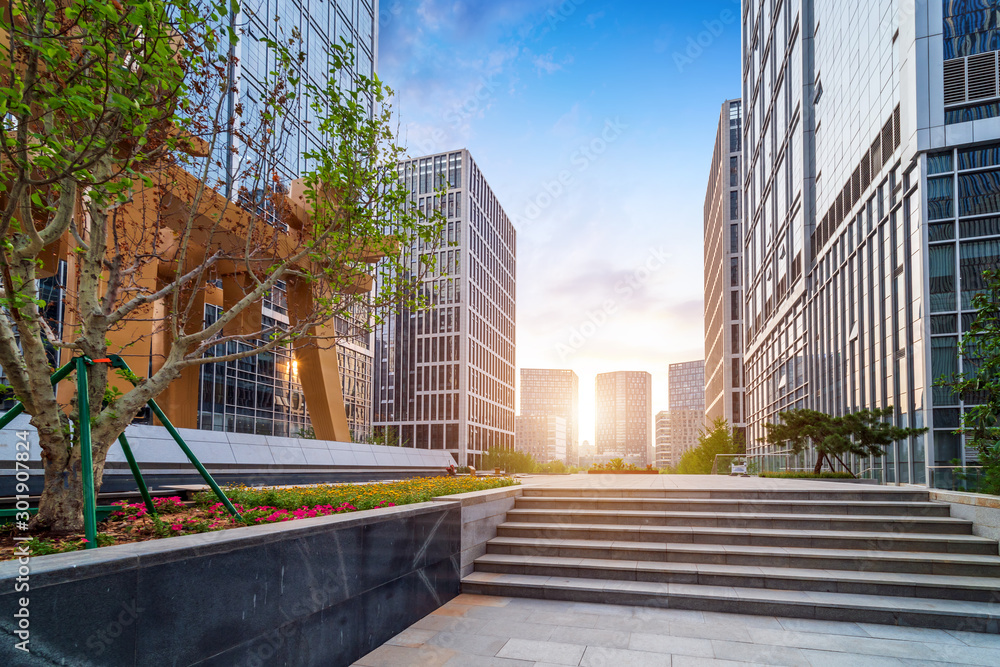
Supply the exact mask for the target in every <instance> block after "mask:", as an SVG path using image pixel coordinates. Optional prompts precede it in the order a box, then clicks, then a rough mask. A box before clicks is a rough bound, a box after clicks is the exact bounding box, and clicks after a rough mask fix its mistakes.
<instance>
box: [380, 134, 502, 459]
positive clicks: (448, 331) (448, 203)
mask: <svg viewBox="0 0 1000 667" xmlns="http://www.w3.org/2000/svg"><path fill="white" fill-rule="evenodd" d="M402 177H403V178H404V179H405V182H406V184H407V186H408V187H409V189H410V196H411V198H412V202H413V205H414V206H416V207H420V208H422V209H423V210H425V211H427V212H428V213H429V212H431V211H433V210H434V209H435V208H438V209H439V210H441V211H442V212H443V213H444V215H445V217H446V218H447V224H446V229H445V230H444V232H443V233H442V238H441V239H439V241H438V243H435V244H431V245H424V243H423V242H420V243H419V244H418V245H417V246H415V247H413V248H409V249H408V252H409V253H410V257H411V267H412V268H413V272H414V274H413V277H415V278H417V279H419V280H420V281H421V283H422V287H423V289H424V290H425V291H426V294H427V295H428V297H429V299H430V302H431V305H430V307H429V308H427V309H424V310H420V311H407V310H401V311H400V312H398V313H396V314H394V315H393V316H391V317H389V318H387V321H386V322H384V323H383V324H381V325H379V326H378V327H377V328H376V330H375V333H374V341H375V342H374V354H375V362H374V363H375V368H374V373H373V381H372V384H373V391H374V406H373V409H374V415H373V419H372V424H373V427H374V429H375V430H376V431H378V432H382V433H385V432H387V431H389V432H392V433H393V434H394V436H393V437H395V438H396V439H397V440H398V442H399V443H400V444H402V445H403V446H406V447H417V448H420V449H444V450H447V451H449V452H450V453H451V454H452V455H453V456H454V458H455V461H456V463H458V464H459V465H469V464H471V465H479V463H480V461H481V456H482V454H483V453H484V452H486V451H487V450H488V449H489V448H491V447H497V448H503V449H510V448H512V447H513V446H514V381H515V377H514V343H515V324H514V299H515V276H516V250H515V248H516V242H517V240H516V232H515V230H514V226H513V225H512V224H511V221H510V219H509V218H508V217H507V214H506V213H505V212H504V210H503V207H502V206H501V205H500V202H499V200H498V199H497V198H496V196H495V195H494V194H493V191H492V190H491V189H490V186H489V184H488V183H487V181H486V179H485V177H484V176H483V174H482V172H481V171H480V170H479V167H478V166H477V165H476V163H475V162H474V161H473V159H472V156H471V155H470V154H469V151H467V150H461V151H455V152H449V153H440V154H438V155H429V156H426V157H421V158H417V159H414V160H410V161H407V162H406V163H405V164H404V165H403V166H402ZM442 184H444V185H446V186H447V193H445V194H438V193H437V189H438V188H439V186H440V185H442ZM430 253H433V254H435V255H436V264H435V266H434V268H433V270H432V271H431V272H430V273H429V274H427V275H417V272H418V268H417V267H418V266H419V258H420V256H421V255H427V254H430Z"/></svg>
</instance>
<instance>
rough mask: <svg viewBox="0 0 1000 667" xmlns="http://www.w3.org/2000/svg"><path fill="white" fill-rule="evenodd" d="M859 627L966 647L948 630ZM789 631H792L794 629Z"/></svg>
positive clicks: (884, 636) (890, 635) (873, 633)
mask: <svg viewBox="0 0 1000 667" xmlns="http://www.w3.org/2000/svg"><path fill="white" fill-rule="evenodd" d="M818 622H821V621H818ZM848 625H853V624H848ZM857 625H858V626H860V628H861V629H862V630H864V631H865V632H866V633H868V635H870V636H872V637H877V638H879V639H901V640H904V641H916V642H924V643H926V644H960V645H963V646H964V645H965V644H964V643H963V642H962V640H961V639H959V638H958V637H956V636H955V635H953V634H950V633H949V632H948V631H947V630H935V629H933V628H908V627H905V626H901V625H878V624H877V623H858V624H857ZM789 629H790V630H791V629H792V628H789ZM997 647H998V648H1000V642H997Z"/></svg>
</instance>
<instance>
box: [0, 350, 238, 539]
mask: <svg viewBox="0 0 1000 667" xmlns="http://www.w3.org/2000/svg"><path fill="white" fill-rule="evenodd" d="M95 363H110V364H111V367H112V368H120V369H122V370H124V371H125V372H126V373H127V374H128V376H129V381H130V382H132V384H133V385H135V381H134V380H132V378H134V377H136V376H135V373H133V372H132V369H131V368H129V366H128V364H127V363H125V360H124V359H122V358H121V357H120V356H118V355H117V354H112V355H110V356H109V357H108V359H107V360H104V359H101V360H98V361H94V360H93V359H91V358H90V357H86V356H83V357H76V358H74V359H72V360H71V361H70V362H69V363H68V364H66V365H65V366H63V367H62V368H60V369H59V370H57V371H56V372H55V373H53V374H52V385H53V386H55V385H56V384H57V383H58V382H59V381H61V380H63V379H65V378H66V377H67V376H68V375H69V374H70V373H72V372H73V371H74V370H75V371H76V393H77V403H78V405H79V408H80V410H79V414H81V415H88V416H89V415H90V394H89V391H88V384H87V367H88V366H93V365H94V364H95ZM146 404H147V405H148V406H149V408H150V409H151V410H152V411H153V414H154V415H156V418H157V419H159V420H160V423H162V424H163V426H164V427H165V428H166V429H167V432H168V433H170V436H171V437H172V438H173V439H174V441H175V442H176V443H177V444H178V445H179V446H180V448H181V451H183V452H184V454H185V456H187V457H188V460H189V461H191V463H192V465H194V467H195V468H197V469H198V472H199V473H200V474H201V476H202V478H203V479H204V480H205V481H206V482H207V483H208V485H209V486H210V487H212V491H214V492H215V495H216V496H218V498H219V500H220V501H222V504H223V505H225V507H226V509H227V510H228V511H229V513H230V514H232V515H233V516H234V517H236V518H237V519H239V520H241V521H242V520H243V517H242V515H240V513H239V512H238V511H236V508H235V507H234V506H233V503H232V502H230V500H229V498H228V497H227V496H226V494H225V492H223V490H222V488H221V487H219V485H218V484H217V483H216V482H215V480H214V479H213V478H212V475H211V474H209V472H208V470H206V469H205V466H203V465H202V464H201V461H199V460H198V457H197V456H195V454H194V452H192V451H191V448H190V447H188V446H187V443H186V442H184V438H182V437H181V434H180V433H179V432H178V431H177V429H176V428H174V425H173V424H172V423H171V422H170V420H169V419H167V416H166V415H165V414H163V410H161V409H160V406H159V405H157V404H156V401H154V400H153V399H150V400H149V401H147V403H146ZM22 412H24V404H23V403H20V402H18V404H17V405H15V406H14V407H13V408H11V409H10V410H8V411H7V412H6V413H5V414H4V415H2V416H0V429H2V428H4V427H5V426H7V424H9V423H10V422H11V421H12V420H13V419H14V417H17V416H18V415H19V414H21V413H22ZM77 428H79V429H80V463H81V467H82V471H81V472H82V474H83V532H84V535H85V536H86V538H87V548H88V549H95V548H97V501H96V494H95V492H94V454H93V447H92V444H91V440H90V419H82V420H80V423H79V424H78V425H77ZM118 442H119V443H120V444H121V446H122V451H123V452H124V453H125V459H126V460H127V461H128V467H129V469H131V471H132V476H133V477H134V478H135V483H136V484H137V485H138V486H139V493H140V494H142V501H143V503H145V505H146V509H147V510H148V511H149V513H150V514H153V515H155V514H156V509H155V506H154V505H153V499H152V497H150V495H149V489H148V488H147V487H146V481H145V480H144V479H143V478H142V472H140V470H139V465H138V464H137V463H136V461H135V456H134V455H133V454H132V448H131V447H130V446H129V444H128V439H126V437H125V434H124V433H122V434H121V435H119V436H118Z"/></svg>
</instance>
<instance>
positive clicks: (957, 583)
mask: <svg viewBox="0 0 1000 667" xmlns="http://www.w3.org/2000/svg"><path fill="white" fill-rule="evenodd" d="M475 562H476V564H480V563H482V564H487V563H489V564H502V565H544V566H548V567H576V568H601V569H618V570H646V571H662V572H677V573H697V574H713V575H727V576H747V577H762V576H763V577H774V578H779V579H789V578H811V579H823V580H825V581H830V582H862V583H870V584H893V585H914V586H933V587H942V588H944V587H947V588H971V589H990V590H998V591H1000V577H969V576H955V575H937V574H934V575H931V574H918V573H892V572H877V571H867V570H824V569H818V568H815V569H814V568H787V567H768V566H763V565H761V566H758V565H726V564H716V563H682V562H671V561H636V560H607V559H598V558H572V557H568V558H567V557H561V556H524V555H519V554H484V555H482V556H480V557H479V558H477V559H476V560H475Z"/></svg>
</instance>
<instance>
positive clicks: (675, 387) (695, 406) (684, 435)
mask: <svg viewBox="0 0 1000 667" xmlns="http://www.w3.org/2000/svg"><path fill="white" fill-rule="evenodd" d="M667 389H668V391H669V394H670V396H669V397H670V401H669V402H670V411H669V413H670V460H671V461H672V462H673V463H672V465H677V463H679V462H680V460H681V457H682V456H684V452H686V451H688V450H689V449H693V448H694V447H697V446H698V436H700V435H701V433H702V431H703V430H704V429H705V362H704V361H687V362H684V363H680V364H670V367H669V368H668V369H667Z"/></svg>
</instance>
